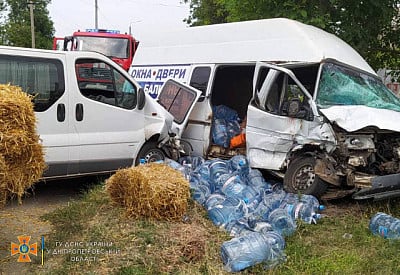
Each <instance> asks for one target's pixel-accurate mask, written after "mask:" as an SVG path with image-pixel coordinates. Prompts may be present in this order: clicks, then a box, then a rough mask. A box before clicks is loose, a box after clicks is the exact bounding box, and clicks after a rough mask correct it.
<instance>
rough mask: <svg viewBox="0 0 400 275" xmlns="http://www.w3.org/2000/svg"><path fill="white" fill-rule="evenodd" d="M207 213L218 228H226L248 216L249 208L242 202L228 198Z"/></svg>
mask: <svg viewBox="0 0 400 275" xmlns="http://www.w3.org/2000/svg"><path fill="white" fill-rule="evenodd" d="M207 212H208V217H209V218H210V220H211V221H212V222H213V223H214V224H215V225H216V226H221V227H224V226H225V225H226V224H228V223H229V222H231V221H234V220H239V219H241V218H243V217H244V216H245V215H247V207H246V204H245V203H244V202H243V201H242V200H240V199H236V198H229V197H227V198H226V199H225V200H224V201H223V202H222V203H221V204H218V205H216V206H215V207H213V208H211V209H210V210H208V211H207Z"/></svg>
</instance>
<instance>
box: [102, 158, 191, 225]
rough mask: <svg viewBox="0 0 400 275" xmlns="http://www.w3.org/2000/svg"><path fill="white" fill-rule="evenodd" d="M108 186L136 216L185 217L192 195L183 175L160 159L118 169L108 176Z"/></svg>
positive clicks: (109, 191) (107, 188) (112, 197)
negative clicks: (155, 161)
mask: <svg viewBox="0 0 400 275" xmlns="http://www.w3.org/2000/svg"><path fill="white" fill-rule="evenodd" d="M106 190H107V192H108V194H109V195H110V197H111V199H112V200H113V201H114V202H115V203H117V204H119V205H122V206H123V207H125V209H126V212H127V214H128V216H130V217H134V218H137V217H147V218H155V219H157V220H167V221H171V220H181V219H182V216H183V215H184V214H185V213H186V211H187V207H188V199H189V198H190V191H189V182H188V181H187V180H186V179H185V178H184V177H183V175H182V174H181V173H180V172H178V171H176V170H174V169H173V168H171V167H169V166H167V165H165V164H159V163H150V164H146V165H139V166H136V167H131V168H126V169H121V170H119V171H117V172H116V173H115V174H114V175H113V176H111V177H110V178H109V179H108V180H107V182H106Z"/></svg>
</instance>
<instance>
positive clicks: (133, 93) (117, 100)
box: [75, 59, 137, 109]
mask: <svg viewBox="0 0 400 275" xmlns="http://www.w3.org/2000/svg"><path fill="white" fill-rule="evenodd" d="M75 72H76V77H77V80H78V85H79V89H80V91H81V93H82V95H83V96H85V97H87V98H89V99H92V100H95V101H99V102H102V103H105V104H109V105H113V106H117V107H121V108H124V109H133V108H135V107H136V103H137V89H136V86H135V85H133V84H132V83H131V82H130V81H129V80H128V79H127V78H125V77H124V76H123V75H122V74H121V73H120V72H119V71H117V70H115V69H114V68H113V67H111V66H109V65H108V64H106V63H104V62H102V61H99V60H94V59H80V60H78V61H77V62H76V64H75Z"/></svg>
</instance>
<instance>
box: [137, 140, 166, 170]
mask: <svg viewBox="0 0 400 275" xmlns="http://www.w3.org/2000/svg"><path fill="white" fill-rule="evenodd" d="M140 159H145V161H146V163H150V162H155V161H159V160H164V159H165V154H164V152H163V151H162V150H161V149H160V148H158V147H157V143H156V142H154V141H149V142H146V143H145V144H144V145H143V147H142V148H141V149H140V151H139V154H138V155H137V157H136V161H135V165H139V163H140Z"/></svg>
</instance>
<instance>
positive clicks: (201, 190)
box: [191, 184, 211, 206]
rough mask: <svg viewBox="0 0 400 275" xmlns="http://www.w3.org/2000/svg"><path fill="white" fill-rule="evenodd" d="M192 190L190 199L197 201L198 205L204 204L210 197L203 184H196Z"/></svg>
mask: <svg viewBox="0 0 400 275" xmlns="http://www.w3.org/2000/svg"><path fill="white" fill-rule="evenodd" d="M191 190H192V198H193V199H194V200H195V201H197V202H198V203H199V204H201V205H203V206H204V204H205V202H206V200H207V199H208V197H209V196H210V195H211V192H210V188H209V187H208V186H206V185H203V184H198V185H197V186H194V187H193V188H191Z"/></svg>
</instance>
